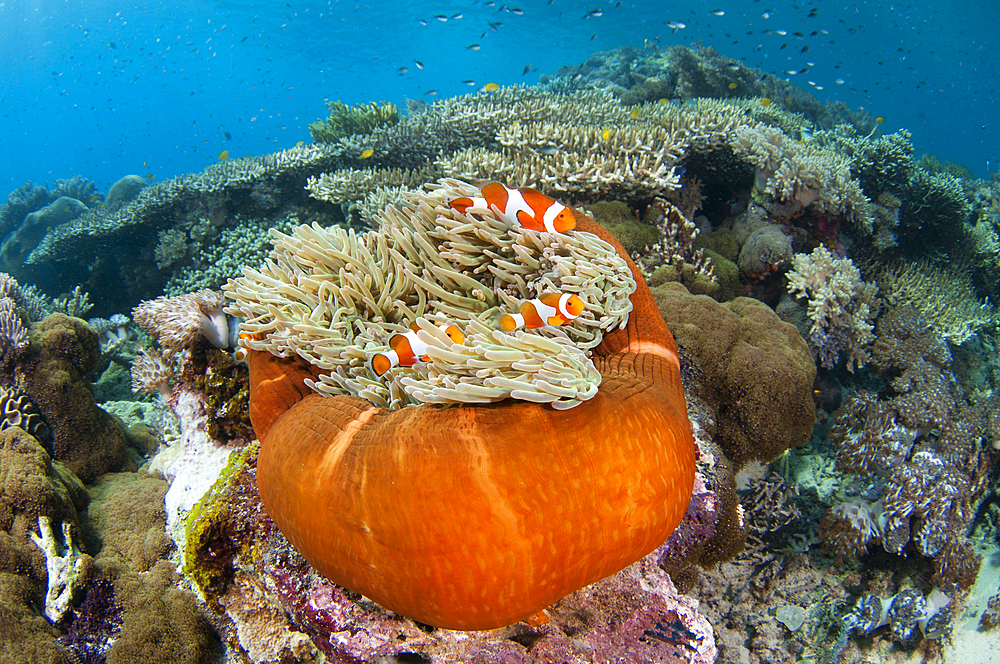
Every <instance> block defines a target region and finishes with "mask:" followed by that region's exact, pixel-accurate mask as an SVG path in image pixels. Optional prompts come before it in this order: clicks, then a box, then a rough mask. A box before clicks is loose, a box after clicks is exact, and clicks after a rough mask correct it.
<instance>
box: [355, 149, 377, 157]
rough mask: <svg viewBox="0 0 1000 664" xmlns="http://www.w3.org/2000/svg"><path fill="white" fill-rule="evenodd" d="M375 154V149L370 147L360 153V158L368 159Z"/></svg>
mask: <svg viewBox="0 0 1000 664" xmlns="http://www.w3.org/2000/svg"><path fill="white" fill-rule="evenodd" d="M373 154H375V150H373V149H371V148H368V149H367V150H365V151H364V152H362V153H361V154H359V155H358V159H368V158H370V157H371V156H372V155H373Z"/></svg>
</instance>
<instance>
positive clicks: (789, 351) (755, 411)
mask: <svg viewBox="0 0 1000 664" xmlns="http://www.w3.org/2000/svg"><path fill="white" fill-rule="evenodd" d="M655 295H656V297H657V303H658V304H659V308H660V312H661V313H662V314H663V317H664V318H665V319H666V321H667V324H668V325H669V326H670V329H671V330H673V332H674V335H675V336H676V338H677V343H678V345H679V346H680V347H681V348H682V349H684V350H685V351H686V352H687V353H688V354H689V355H690V357H691V359H692V361H693V362H694V363H695V364H696V365H697V366H698V368H699V369H700V370H701V372H702V374H703V379H702V385H701V388H700V395H701V396H702V398H703V399H704V400H705V402H706V403H707V404H708V405H709V407H710V408H712V409H713V410H714V419H715V424H716V426H717V431H716V432H715V437H714V438H715V441H716V442H717V443H718V444H719V446H720V447H721V448H722V450H723V452H724V453H725V455H726V456H727V457H728V458H729V459H730V460H731V461H732V462H733V464H734V465H735V467H736V469H739V468H740V467H742V466H743V464H745V463H746V462H747V461H750V460H751V459H760V460H762V461H770V460H771V459H774V458H775V457H777V456H778V455H779V454H781V453H782V452H784V451H785V450H787V449H788V448H791V447H796V446H799V445H802V444H804V443H805V442H806V441H807V440H808V439H809V436H810V434H811V433H812V429H813V423H814V421H815V418H816V409H815V406H814V405H813V400H812V385H813V381H814V380H815V377H816V365H815V364H814V363H813V361H812V357H811V355H810V353H809V349H808V347H807V346H806V345H805V342H804V341H803V340H802V337H800V336H799V334H798V332H796V330H795V328H794V327H793V326H791V325H789V324H787V323H782V322H781V321H780V320H779V319H778V317H777V316H776V315H775V314H774V312H773V311H772V310H771V309H770V308H769V307H768V306H767V305H765V304H762V303H760V302H758V301H756V300H751V299H748V298H736V299H735V300H732V301H730V302H727V303H726V304H725V305H722V304H719V303H718V302H716V301H714V300H712V299H711V298H709V297H707V296H704V295H698V296H694V295H691V294H690V293H688V292H687V290H686V289H685V288H684V287H683V286H681V285H680V284H664V285H663V286H661V287H659V288H657V289H656V291H655ZM696 391H698V390H696Z"/></svg>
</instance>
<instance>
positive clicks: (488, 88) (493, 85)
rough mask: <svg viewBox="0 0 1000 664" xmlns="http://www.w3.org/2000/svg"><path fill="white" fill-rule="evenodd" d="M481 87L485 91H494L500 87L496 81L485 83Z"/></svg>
mask: <svg viewBox="0 0 1000 664" xmlns="http://www.w3.org/2000/svg"><path fill="white" fill-rule="evenodd" d="M483 89H484V90H486V91H487V92H496V91H497V90H499V89H500V85H499V84H498V83H487V84H486V85H484V86H483Z"/></svg>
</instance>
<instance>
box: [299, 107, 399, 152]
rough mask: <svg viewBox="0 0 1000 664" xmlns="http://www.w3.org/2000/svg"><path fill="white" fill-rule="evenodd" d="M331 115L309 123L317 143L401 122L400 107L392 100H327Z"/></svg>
mask: <svg viewBox="0 0 1000 664" xmlns="http://www.w3.org/2000/svg"><path fill="white" fill-rule="evenodd" d="M326 107H327V108H328V109H330V117H328V118H327V119H326V120H318V121H316V122H312V123H310V124H309V135H310V136H312V138H313V141H315V142H316V143H333V142H335V141H337V140H339V139H341V138H343V137H345V136H353V135H355V134H370V133H371V132H372V131H374V130H375V128H376V127H385V126H391V125H394V124H396V123H398V122H399V120H400V116H399V108H398V107H397V106H396V105H395V104H393V103H392V102H388V101H387V102H382V103H381V104H379V103H377V102H374V101H372V102H368V103H367V104H358V105H357V106H348V105H347V104H345V103H343V102H342V101H330V102H327V104H326Z"/></svg>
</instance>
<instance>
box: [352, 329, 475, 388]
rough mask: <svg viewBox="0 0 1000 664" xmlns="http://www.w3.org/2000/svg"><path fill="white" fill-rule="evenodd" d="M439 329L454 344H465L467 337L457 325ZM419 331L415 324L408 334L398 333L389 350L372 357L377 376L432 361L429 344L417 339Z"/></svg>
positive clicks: (393, 338) (390, 342)
mask: <svg viewBox="0 0 1000 664" xmlns="http://www.w3.org/2000/svg"><path fill="white" fill-rule="evenodd" d="M437 327H438V329H439V330H441V331H442V332H444V333H445V334H447V335H448V338H449V339H451V341H452V343H456V344H463V343H465V335H464V334H462V330H460V329H458V326H457V325H447V324H445V323H441V324H440V325H438V326H437ZM419 329H420V328H419V327H417V325H416V323H414V324H413V326H412V327H411V328H410V329H409V330H407V331H406V332H397V333H396V334H394V335H392V336H391V337H389V350H387V351H386V352H384V353H375V354H374V355H373V356H372V362H371V365H372V371H374V372H375V375H376V376H382V375H384V374H385V372H386V371H388V370H389V369H391V368H393V367H412V366H413V365H414V364H416V363H417V362H426V361H427V360H429V359H430V357H428V355H427V344H425V343H424V342H423V341H421V340H420V339H419V338H418V337H417V330H419Z"/></svg>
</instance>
